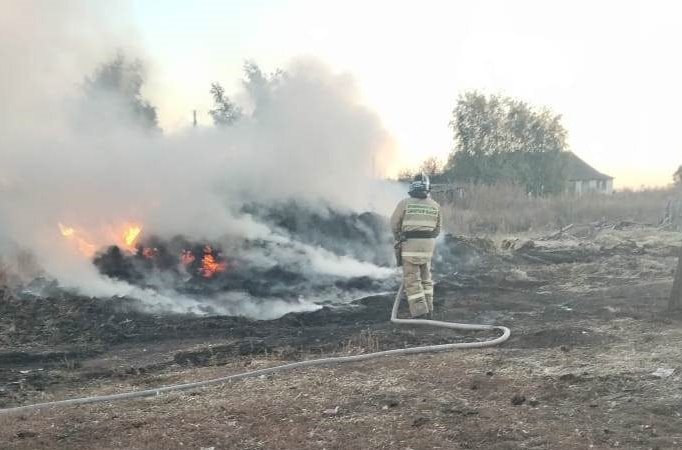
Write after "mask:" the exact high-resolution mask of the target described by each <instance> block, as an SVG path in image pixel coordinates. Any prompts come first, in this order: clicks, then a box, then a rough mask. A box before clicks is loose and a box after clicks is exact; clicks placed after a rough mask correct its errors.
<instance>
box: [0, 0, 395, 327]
mask: <svg viewBox="0 0 682 450" xmlns="http://www.w3.org/2000/svg"><path fill="white" fill-rule="evenodd" d="M26 5H28V6H26ZM36 5H38V6H36ZM52 5H53V3H51V2H44V3H40V4H38V3H27V4H24V3H19V2H9V3H7V4H3V5H2V7H1V8H3V9H4V10H5V11H4V12H3V14H0V29H2V30H3V31H2V34H3V39H0V55H1V56H2V61H4V64H2V65H0V67H2V68H0V98H2V99H3V101H2V102H0V255H3V258H2V259H3V264H4V267H6V269H5V272H7V271H8V270H9V269H7V267H8V266H10V265H11V266H13V267H14V268H15V269H17V267H18V264H17V262H16V261H17V256H16V255H17V254H18V253H19V252H24V253H25V252H28V253H30V255H32V258H34V260H35V261H34V263H32V265H31V272H30V274H29V271H28V270H27V269H26V268H25V267H23V268H21V270H20V273H21V274H24V275H27V276H28V278H31V277H33V276H35V274H36V273H38V272H41V271H42V272H43V273H44V274H45V275H47V276H48V277H54V278H56V279H57V280H59V282H60V283H61V284H63V285H64V286H67V287H72V288H77V289H78V290H79V291H81V292H82V293H84V294H87V295H95V296H100V295H103V296H111V295H132V296H136V297H138V298H141V299H143V300H145V301H147V303H148V304H154V305H157V306H159V305H161V306H163V305H166V307H167V308H169V309H174V310H182V309H185V310H186V309H192V310H201V308H202V307H203V306H206V305H209V306H210V308H212V309H211V310H212V311H217V312H221V313H245V314H251V315H256V316H263V315H266V314H265V313H264V311H270V313H269V315H272V308H270V309H268V307H264V306H263V304H262V302H260V303H259V300H258V299H256V298H255V297H254V296H253V295H251V294H248V293H246V292H244V291H239V292H236V291H234V292H222V293H215V295H214V296H213V297H212V298H211V299H210V300H206V301H204V300H202V298H201V297H200V296H196V295H195V296H192V295H190V294H188V293H186V292H183V293H178V290H177V289H175V287H177V286H175V287H174V286H171V285H173V283H175V281H177V280H175V281H173V282H171V283H169V282H168V280H167V279H165V278H164V277H163V276H161V275H160V274H159V273H157V274H156V275H157V276H156V277H155V281H153V282H151V281H149V280H146V281H145V282H144V283H138V284H137V285H133V284H134V283H131V282H129V280H122V279H115V278H112V277H111V276H105V275H102V273H100V272H101V270H100V269H101V268H98V267H97V266H95V265H94V264H93V258H96V256H97V255H101V254H103V252H106V248H107V247H108V246H110V245H118V246H121V245H122V243H121V239H122V238H121V236H122V233H125V230H126V229H130V228H139V229H140V234H139V236H138V237H136V238H135V239H136V242H137V243H144V242H146V241H148V240H149V239H151V238H152V237H153V238H154V239H160V240H162V241H163V240H166V241H169V240H171V239H173V238H177V237H178V236H182V237H184V238H185V239H188V240H189V241H191V242H196V243H201V242H212V243H214V245H216V246H218V247H220V248H224V249H225V250H226V251H227V250H230V251H235V254H236V255H237V258H238V259H239V260H240V261H242V262H243V263H244V264H247V267H249V268H250V267H256V268H263V267H270V268H272V267H274V266H277V267H284V268H286V267H289V266H292V267H297V269H296V271H297V273H302V274H304V275H305V279H306V280H310V279H313V278H314V277H313V275H315V274H318V275H319V276H320V277H322V278H321V279H324V277H325V276H327V277H331V279H337V280H338V279H347V278H352V277H369V278H372V279H376V280H379V279H385V278H387V277H388V276H389V275H390V274H391V271H390V270H389V269H388V268H387V265H388V262H387V250H386V248H385V247H381V245H384V244H386V239H385V238H386V236H385V235H382V234H381V232H379V231H377V232H376V233H375V234H373V235H372V236H373V237H372V238H371V239H370V240H369V241H368V240H367V238H366V237H365V238H357V236H356V234H357V235H362V236H367V235H368V234H367V233H368V231H367V230H368V228H367V227H368V225H367V222H366V221H364V222H363V221H362V220H356V219H357V214H356V215H355V216H354V217H356V219H353V224H354V225H351V226H350V228H349V229H348V230H345V231H344V233H345V235H343V233H342V234H338V233H336V232H335V231H334V232H332V231H330V232H329V233H326V230H325V229H324V228H319V227H320V226H330V222H329V221H327V222H325V221H324V218H325V217H327V218H329V217H330V215H332V216H333V215H334V214H338V215H340V216H341V217H350V215H351V214H353V213H360V212H363V211H372V212H375V213H378V214H379V215H382V216H385V215H387V214H388V213H389V212H390V208H391V207H392V206H393V205H394V202H395V201H396V200H397V198H398V197H399V195H400V192H399V190H398V189H397V187H396V186H392V185H390V184H388V183H385V182H381V181H377V177H378V176H379V175H380V170H381V167H382V165H383V164H384V163H385V162H386V161H388V159H390V158H391V156H392V142H391V138H390V136H389V135H388V134H387V132H386V131H385V129H384V128H383V126H382V124H381V121H380V120H379V118H378V116H377V115H376V114H375V113H374V112H372V111H371V110H370V109H368V108H367V107H366V106H364V105H363V104H362V102H361V99H360V95H359V93H358V89H357V86H356V85H355V83H354V81H353V78H352V77H351V76H349V75H344V74H341V75H339V74H335V73H333V72H331V71H330V70H329V69H328V68H326V67H325V66H324V65H323V64H322V63H320V62H319V61H313V60H298V61H293V62H291V63H290V64H289V65H288V66H287V67H284V68H283V71H282V72H281V73H279V74H278V75H276V76H272V77H265V76H263V77H258V78H257V79H256V78H253V77H251V78H248V77H247V79H246V80H245V82H244V85H243V86H244V87H243V92H237V93H234V98H240V99H244V105H242V107H243V110H244V114H243V115H242V117H241V118H240V119H239V120H238V121H237V122H235V123H234V124H233V125H231V126H229V127H197V128H191V127H188V128H186V129H183V130H166V131H164V132H159V131H154V132H150V131H149V130H146V129H144V128H143V127H140V126H137V125H136V123H137V119H138V117H137V116H135V114H133V113H132V112H131V110H130V108H128V109H126V108H127V106H126V105H128V104H127V103H126V101H125V100H126V99H125V98H123V97H118V95H119V94H120V93H118V92H113V93H106V92H104V93H102V95H92V86H93V84H92V83H90V84H88V81H89V80H90V81H91V80H92V78H87V77H89V76H90V77H91V76H92V74H93V73H97V71H96V68H97V66H98V64H102V63H104V62H106V61H108V60H111V58H112V57H113V56H112V55H114V54H115V53H114V52H113V50H112V47H111V46H110V45H109V43H108V42H105V41H104V40H102V39H99V38H94V36H98V37H101V36H102V34H95V33H94V31H95V30H96V29H97V22H94V23H93V21H92V20H91V19H92V18H93V17H96V16H98V15H99V13H100V12H101V11H96V12H93V11H87V10H86V8H84V4H83V3H79V2H60V4H59V6H58V7H57V5H54V6H52ZM85 18H87V19H88V20H90V22H87V20H85ZM74 23H75V24H78V25H82V24H83V23H89V24H90V26H88V27H82V26H81V27H80V28H78V27H74V26H73V25H74ZM19 24H22V25H19ZM76 28H78V29H79V30H80V31H79V33H75V32H74V31H73V30H74V29H76ZM111 34H112V35H114V34H115V33H114V31H112V32H111ZM103 35H104V36H105V37H106V36H108V35H109V34H108V33H106V32H105V33H103ZM90 37H93V38H92V39H90ZM84 42H85V43H87V45H84V44H83V43H84ZM125 47H126V48H134V46H131V45H127V46H125ZM98 48H99V49H100V51H99V52H98ZM29 53H31V57H28V56H27V55H28V54H29ZM152 57H153V55H152ZM100 68H101V66H100ZM140 74H141V78H140V79H139V80H135V83H138V82H139V83H144V84H145V85H149V84H153V82H154V80H153V79H145V74H144V71H141V72H140ZM88 86H90V91H88V89H87V87H88ZM137 88H141V92H142V94H143V93H144V86H137ZM127 94H130V93H129V92H128V93H127ZM168 95H172V93H168ZM207 95H208V86H207ZM292 201H293V202H294V203H291V202H292ZM292 205H295V206H292ZM273 209H274V210H278V211H280V212H281V213H282V214H280V216H282V215H284V216H286V215H287V214H288V215H290V216H293V217H300V216H305V217H307V218H310V217H315V218H317V219H316V220H317V222H315V221H307V220H301V221H299V223H296V225H295V226H294V227H291V226H290V227H287V226H282V224H281V223H278V221H277V220H275V218H273V217H272V216H270V217H268V215H267V214H265V213H263V211H272V210H273ZM375 225H376V226H374V225H372V226H369V229H370V231H371V229H375V230H384V231H382V232H385V224H379V223H378V222H377V223H375ZM356 226H357V227H359V228H357V230H360V231H355V230H356V228H354V227H356ZM363 230H364V231H363ZM372 232H373V231H372ZM349 234H350V236H349ZM370 234H371V233H370ZM311 236H312V238H311ZM363 239H364V240H363ZM244 242H249V243H251V245H250V246H245V245H242V244H243V243H244ZM254 242H258V243H259V245H256V246H255V248H256V249H257V250H254V245H253V243H254ZM368 243H369V244H371V245H377V246H379V247H380V248H376V252H374V251H373V249H371V248H368V247H367V245H368ZM235 248H238V250H235ZM265 249H267V251H266V250H265ZM139 250H140V249H136V248H134V247H133V244H131V246H130V248H129V249H128V251H129V252H130V254H129V256H130V257H133V255H134V254H135V252H138V251H139ZM389 251H390V249H389ZM24 265H26V264H24ZM166 288H168V289H166ZM171 288H172V289H171ZM316 300H318V299H316ZM311 304H312V303H311V301H309V300H305V301H303V300H301V301H299V302H298V303H297V305H296V306H294V307H296V308H310V307H311ZM216 305H219V306H216ZM235 305H238V306H235ZM271 305H276V306H277V307H278V308H279V309H278V310H277V311H278V313H279V312H282V311H286V308H284V307H283V306H282V300H281V299H280V300H276V302H275V300H274V299H272V303H271ZM210 308H209V309H210Z"/></svg>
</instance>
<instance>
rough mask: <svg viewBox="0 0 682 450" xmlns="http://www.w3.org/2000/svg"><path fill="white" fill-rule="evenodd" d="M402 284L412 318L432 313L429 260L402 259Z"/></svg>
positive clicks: (431, 284) (431, 281)
mask: <svg viewBox="0 0 682 450" xmlns="http://www.w3.org/2000/svg"><path fill="white" fill-rule="evenodd" d="M403 283H404V284H405V293H406V294H407V303H408V305H409V306H410V315H412V317H416V316H421V315H424V314H427V313H431V312H433V280H431V260H430V259H426V258H419V259H413V258H408V259H403Z"/></svg>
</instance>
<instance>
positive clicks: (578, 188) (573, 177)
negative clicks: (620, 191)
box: [564, 152, 613, 195]
mask: <svg viewBox="0 0 682 450" xmlns="http://www.w3.org/2000/svg"><path fill="white" fill-rule="evenodd" d="M564 158H565V160H566V161H565V163H566V166H565V171H566V172H565V173H566V178H567V180H568V188H567V190H568V192H570V193H573V194H577V195H582V194H585V193H588V192H595V193H599V194H611V193H613V177H611V176H609V175H605V174H603V173H601V172H599V171H598V170H597V169H595V168H594V167H592V166H590V165H589V164H587V163H586V162H585V161H583V160H582V159H580V158H578V156H577V155H576V154H575V153H573V152H565V153H564Z"/></svg>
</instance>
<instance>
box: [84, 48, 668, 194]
mask: <svg viewBox="0 0 682 450" xmlns="http://www.w3.org/2000/svg"><path fill="white" fill-rule="evenodd" d="M284 77H286V72H284V71H282V70H277V71H276V72H274V73H272V74H264V73H263V72H262V71H261V69H260V68H259V67H258V66H257V65H256V64H255V63H253V62H249V61H247V62H246V63H245V64H244V87H245V89H246V90H247V92H250V93H251V94H254V95H258V92H259V91H261V90H262V89H266V88H267V87H268V86H270V85H272V84H275V83H277V82H278V81H280V80H281V79H282V78H284ZM145 80H146V71H145V67H144V64H143V63H142V62H141V61H140V60H132V61H131V60H128V59H127V58H126V57H125V56H124V55H123V54H122V53H118V54H117V55H116V56H115V57H114V58H113V59H112V60H111V61H108V62H105V63H104V64H102V65H101V66H99V67H98V68H97V69H96V70H95V71H94V73H93V74H92V75H91V76H89V77H86V78H85V80H84V83H83V94H84V95H83V99H82V100H83V105H84V106H85V107H84V108H82V111H83V116H84V117H83V118H87V120H88V123H89V124H91V123H92V122H93V120H92V119H93V118H94V119H95V120H94V122H97V123H107V122H111V121H112V120H116V121H119V122H120V121H125V122H128V123H130V124H132V125H134V126H136V127H138V128H140V129H143V130H146V131H151V132H160V131H161V130H160V128H159V125H158V115H157V108H156V107H155V106H153V105H152V104H151V103H150V102H149V101H148V100H146V99H145V98H144V97H143V95H142V88H143V85H144V82H145ZM208 93H209V94H210V95H211V97H212V99H213V107H212V108H211V109H210V110H209V111H208V114H209V116H210V117H211V119H212V121H213V124H214V125H215V126H217V127H228V126H231V125H233V124H234V123H235V122H237V121H239V120H240V119H241V118H242V116H243V111H242V109H241V108H240V107H239V106H238V105H237V104H236V103H235V102H234V101H233V100H232V99H230V97H229V96H228V95H227V94H226V92H225V89H224V88H223V86H222V85H221V84H220V83H217V82H214V83H212V84H211V86H210V88H209V89H208ZM102 101H107V102H109V104H110V106H114V107H112V108H102V107H101V102H102ZM253 114H254V115H257V111H254V112H253ZM449 126H450V128H451V130H452V133H453V142H454V147H453V150H452V152H451V153H450V155H449V157H448V158H447V160H446V161H445V162H444V163H441V161H439V160H438V159H437V158H435V157H430V158H427V159H426V160H424V161H423V162H422V164H421V165H420V166H419V168H418V170H419V171H421V172H424V173H426V174H428V175H430V176H431V178H432V179H433V181H434V182H441V183H451V182H457V183H471V184H496V183H500V182H504V183H512V184H516V185H519V186H522V187H524V188H525V190H526V191H527V192H528V193H529V194H532V195H546V194H555V193H559V192H562V191H563V190H564V189H565V186H566V182H567V179H566V173H565V162H566V158H564V157H563V156H564V153H565V152H567V151H568V145H567V135H568V133H567V131H566V129H565V128H564V127H563V125H562V123H561V116H560V115H558V114H555V113H554V112H552V111H551V110H550V109H548V108H538V107H534V106H532V105H530V104H529V103H527V102H524V101H522V100H519V99H514V98H511V97H508V96H503V95H496V94H493V95H484V94H482V93H480V92H478V91H469V92H465V93H463V94H461V95H460V96H459V97H458V99H457V102H456V105H455V108H454V109H453V111H452V116H451V119H450V122H449ZM414 172H415V171H410V170H406V171H403V172H401V173H400V174H399V176H398V178H399V179H402V180H407V179H410V178H411V177H412V175H413V173H414ZM673 180H674V182H675V183H676V184H679V185H682V165H680V167H679V168H678V169H677V170H676V171H675V172H674V174H673Z"/></svg>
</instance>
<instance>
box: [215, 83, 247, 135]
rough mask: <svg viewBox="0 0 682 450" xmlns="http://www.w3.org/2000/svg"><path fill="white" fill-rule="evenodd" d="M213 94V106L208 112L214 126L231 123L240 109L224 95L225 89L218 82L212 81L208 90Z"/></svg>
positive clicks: (236, 117)
mask: <svg viewBox="0 0 682 450" xmlns="http://www.w3.org/2000/svg"><path fill="white" fill-rule="evenodd" d="M209 92H210V93H211V95H212V96H213V104H214V108H213V109H212V110H210V111H209V112H208V113H209V114H210V115H211V118H212V119H213V124H214V125H216V126H227V125H232V124H233V123H234V122H236V121H237V120H238V119H239V118H240V117H241V115H242V110H241V109H240V108H239V107H238V106H237V105H235V104H234V103H233V102H232V101H231V100H230V98H229V97H228V96H227V95H225V89H224V88H223V87H222V86H221V85H220V84H218V83H212V84H211V89H210V90H209Z"/></svg>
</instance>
